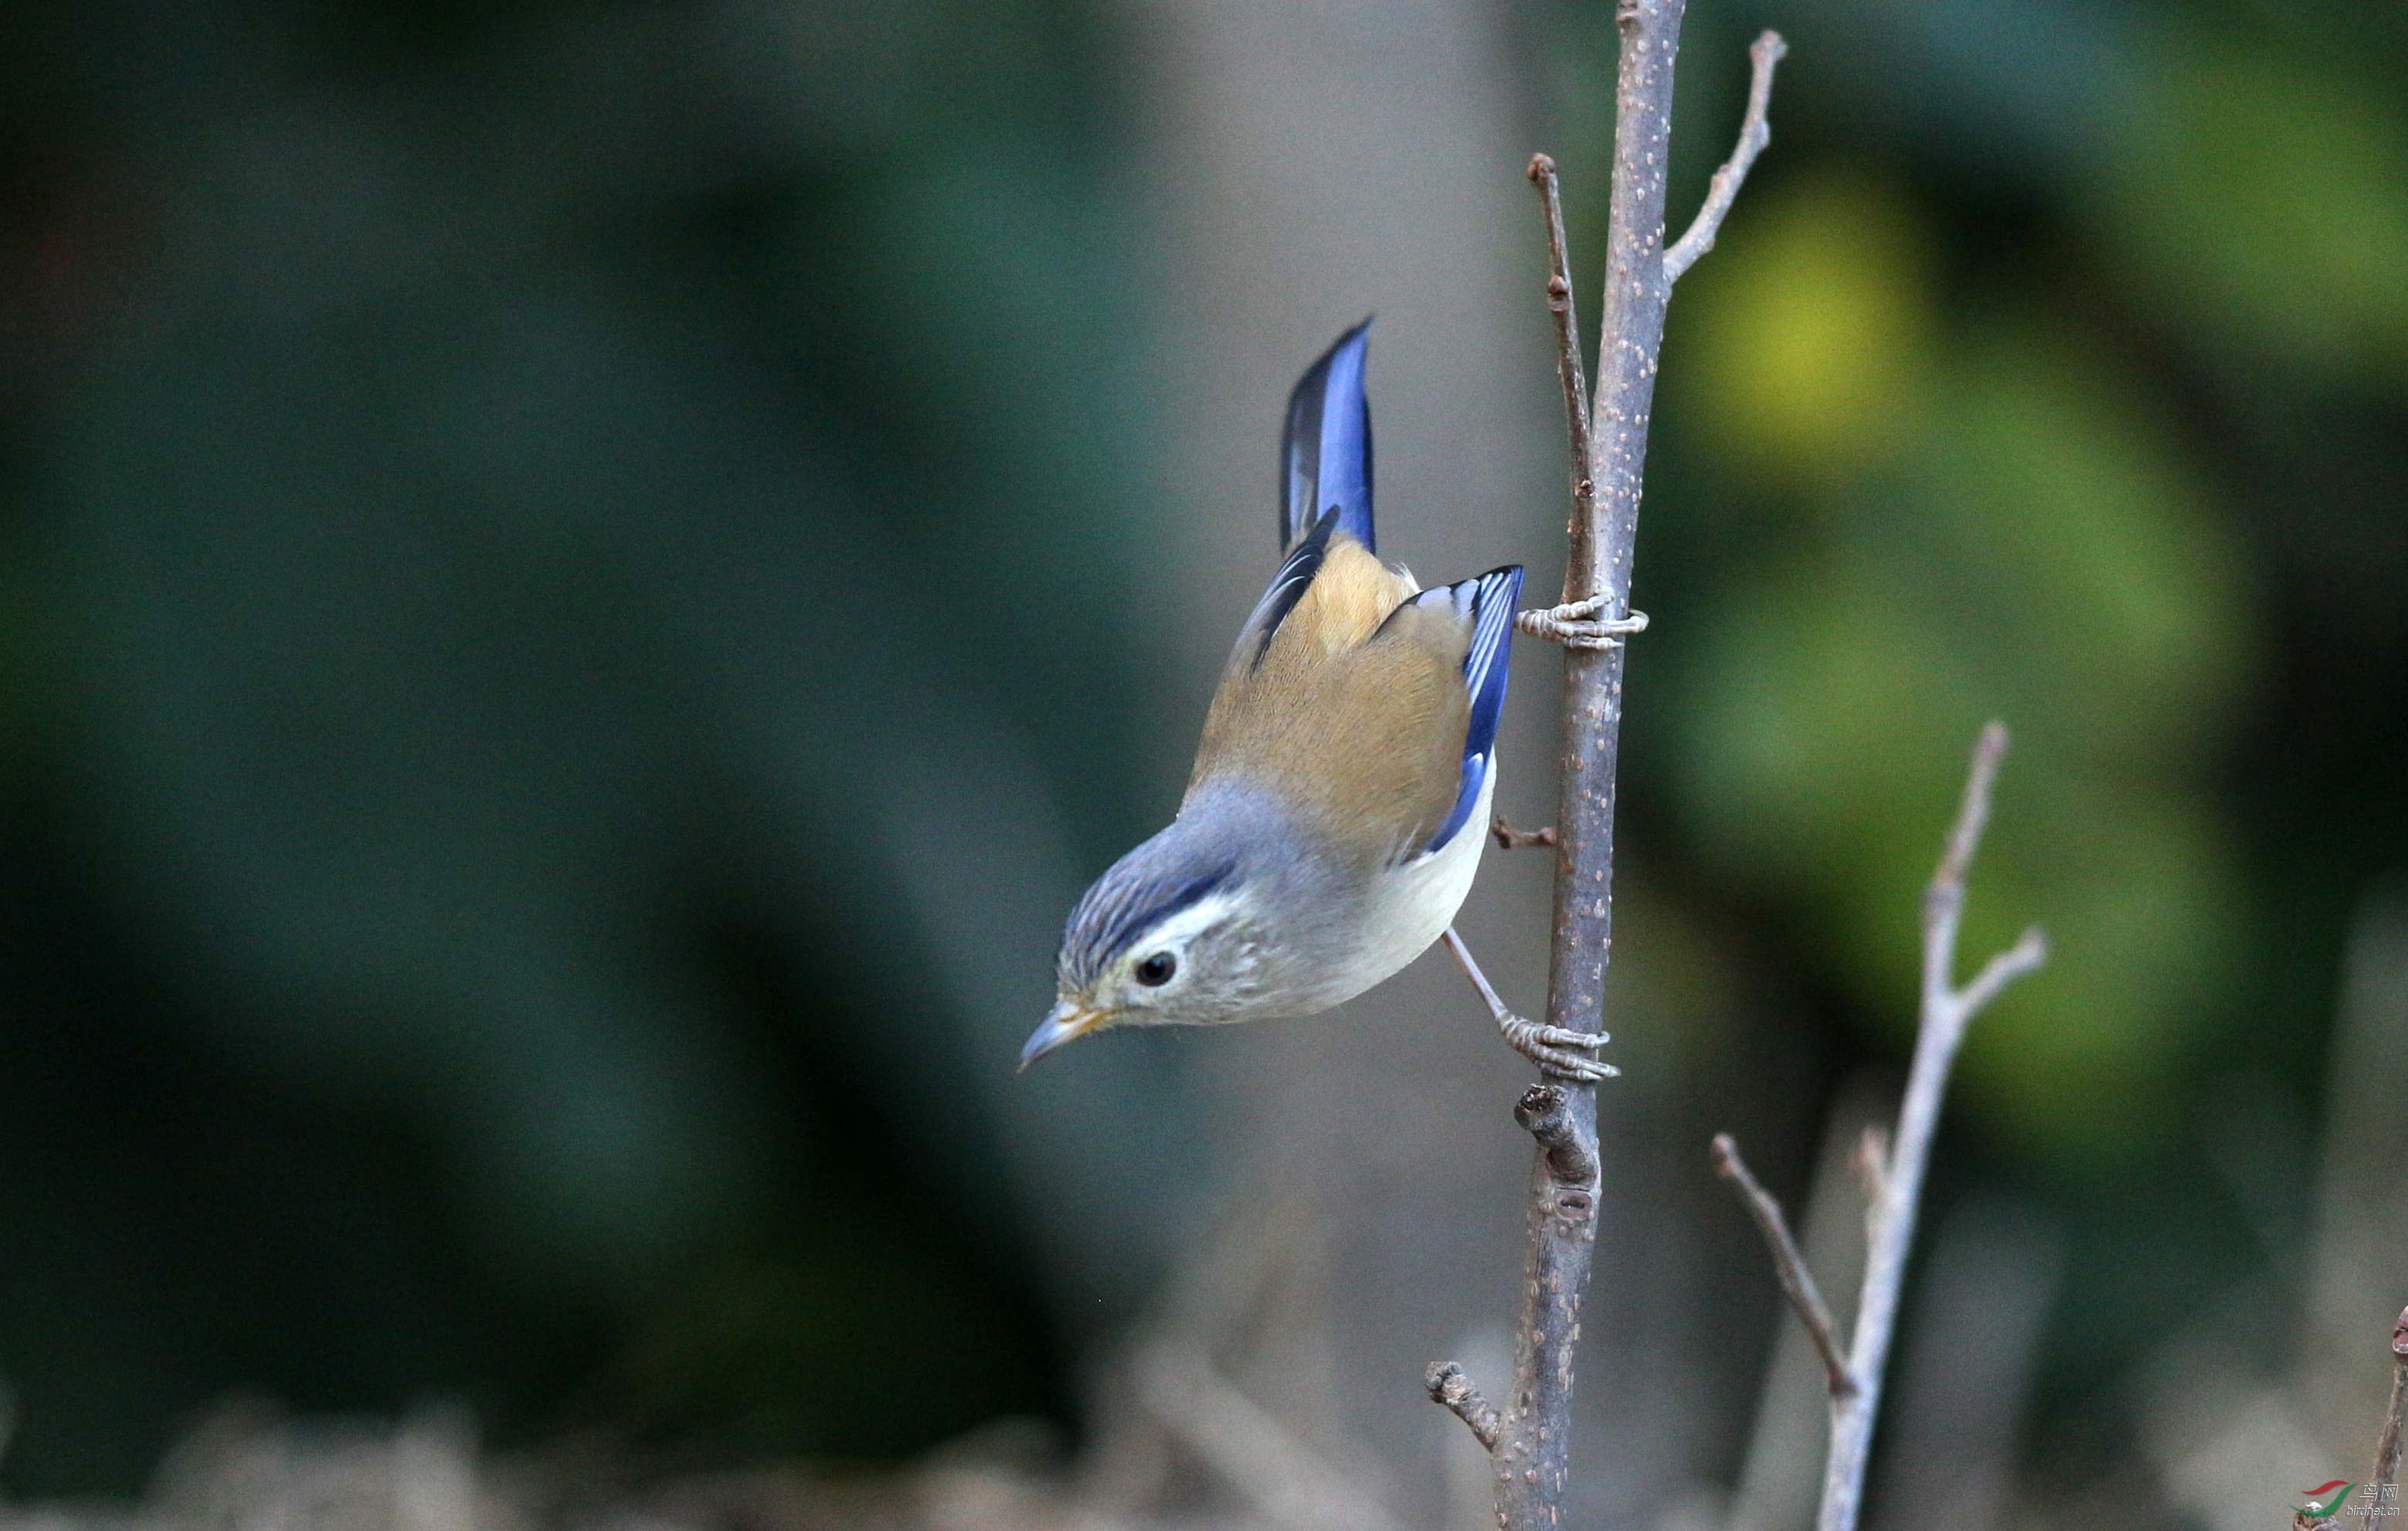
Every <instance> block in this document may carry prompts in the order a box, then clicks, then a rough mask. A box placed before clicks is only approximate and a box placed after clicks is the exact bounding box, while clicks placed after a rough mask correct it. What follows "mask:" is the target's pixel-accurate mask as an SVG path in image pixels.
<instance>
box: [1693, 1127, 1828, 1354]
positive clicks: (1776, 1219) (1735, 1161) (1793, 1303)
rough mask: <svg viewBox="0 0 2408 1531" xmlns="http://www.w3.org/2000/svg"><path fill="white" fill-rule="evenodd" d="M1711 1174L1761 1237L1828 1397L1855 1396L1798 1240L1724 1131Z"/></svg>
mask: <svg viewBox="0 0 2408 1531" xmlns="http://www.w3.org/2000/svg"><path fill="white" fill-rule="evenodd" d="M1713 1161H1714V1173H1715V1174H1717V1175H1720V1176H1721V1177H1722V1178H1723V1179H1724V1180H1728V1181H1729V1182H1730V1184H1731V1188H1732V1189H1733V1190H1734V1191H1736V1192H1738V1193H1739V1199H1740V1200H1741V1202H1742V1204H1744V1205H1745V1206H1746V1208H1747V1210H1748V1215H1749V1216H1750V1217H1752V1218H1754V1219H1755V1220H1756V1231H1757V1232H1759V1233H1761V1234H1763V1235H1764V1243H1765V1248H1766V1249H1767V1250H1768V1251H1769V1252H1770V1253H1771V1255H1772V1273H1773V1275H1774V1276H1775V1277H1777V1278H1779V1280H1780V1281H1781V1291H1782V1295H1785V1296H1786V1297H1787V1298H1788V1299H1789V1306H1790V1308H1791V1309H1792V1310H1793V1311H1795V1312H1796V1313H1797V1315H1798V1322H1799V1323H1800V1324H1804V1325H1805V1326H1806V1338H1808V1339H1811V1340H1813V1342H1814V1353H1815V1354H1816V1355H1818V1356H1820V1357H1822V1360H1823V1382H1824V1385H1825V1386H1826V1387H1828V1388H1829V1389H1830V1392H1831V1396H1833V1397H1834V1398H1846V1397H1852V1396H1854V1395H1855V1394H1856V1378H1855V1376H1854V1375H1853V1374H1851V1373H1850V1372H1849V1370H1848V1361H1847V1357H1846V1356H1844V1355H1842V1353H1841V1352H1840V1340H1839V1336H1838V1334H1837V1332H1836V1330H1835V1328H1834V1326H1833V1324H1832V1323H1831V1309H1829V1308H1828V1307H1827V1306H1825V1304H1824V1302H1823V1294H1822V1291H1821V1289H1819V1288H1818V1287H1816V1286H1815V1284H1814V1275H1813V1272H1812V1271H1810V1270H1808V1269H1807V1268H1806V1256H1805V1254H1804V1253H1803V1252H1800V1251H1799V1248H1798V1240H1797V1239H1796V1238H1794V1237H1792V1236H1791V1234H1790V1232H1789V1220H1788V1218H1786V1217H1785V1216H1783V1215H1782V1211H1781V1203H1780V1202H1779V1201H1777V1200H1775V1199H1774V1197H1773V1195H1772V1193H1771V1192H1770V1191H1767V1190H1766V1189H1765V1188H1764V1187H1763V1186H1762V1185H1761V1184H1759V1183H1757V1181H1756V1177H1755V1176H1754V1175H1752V1174H1750V1173H1749V1172H1748V1167H1747V1161H1746V1160H1744V1159H1742V1158H1741V1157H1740V1154H1739V1144H1738V1142H1737V1141H1735V1140H1734V1139H1733V1138H1732V1137H1731V1135H1730V1134H1728V1133H1727V1132H1718V1133H1716V1134H1714V1142H1713Z"/></svg>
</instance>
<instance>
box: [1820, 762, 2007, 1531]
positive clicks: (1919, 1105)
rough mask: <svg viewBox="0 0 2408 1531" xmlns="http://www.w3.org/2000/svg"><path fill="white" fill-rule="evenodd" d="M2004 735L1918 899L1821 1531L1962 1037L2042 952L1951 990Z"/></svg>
mask: <svg viewBox="0 0 2408 1531" xmlns="http://www.w3.org/2000/svg"><path fill="white" fill-rule="evenodd" d="M2006 750H2007V731H2006V729H2005V727H2004V726H2002V725H2001V724H1999V723H1991V724H1990V725H1989V726H1987V727H1985V728H1984V729H1983V730H1982V737H1981V738H1980V739H1979V740H1978V741H1977V742H1976V743H1975V744H1974V746H1973V762H1972V767H1971V771H1970V772H1969V773H1968V774H1967V777H1966V781H1965V798H1964V803H1963V805H1962V806H1961V807H1960V808H1958V810H1957V823H1956V825H1955V827H1954V828H1953V829H1952V830H1951V831H1950V832H1949V836H1948V843H1947V846H1946V849H1945V850H1944V851H1942V854H1941V858H1940V867H1939V870H1938V871H1937V872H1936V873H1934V874H1933V876H1932V879H1931V886H1930V887H1929V888H1928V890H1926V892H1925V894H1924V896H1923V997H1922V1007H1921V1009H1922V1015H1921V1020H1920V1022H1919V1023H1918V1026H1917V1029H1916V1033H1915V1040H1914V1064H1913V1066H1911V1067H1910V1068H1909V1070H1908V1073H1907V1083H1906V1098H1905V1100H1904V1102H1903V1103H1902V1104H1901V1105H1900V1106H1899V1117H1898V1138H1897V1146H1896V1148H1895V1149H1893V1150H1892V1151H1891V1152H1890V1153H1889V1154H1888V1155H1887V1157H1886V1161H1885V1162H1884V1163H1882V1165H1881V1172H1880V1175H1879V1178H1878V1181H1877V1183H1878V1187H1879V1191H1880V1195H1879V1197H1878V1199H1877V1200H1876V1202H1875V1203H1874V1205H1873V1206H1872V1207H1871V1209H1870V1210H1869V1211H1868V1213H1867V1219H1866V1220H1867V1223H1868V1226H1869V1229H1870V1234H1871V1237H1870V1238H1869V1240H1868V1243H1869V1248H1868V1250H1867V1252H1866V1260H1865V1281H1864V1287H1863V1291H1862V1295H1860V1296H1859V1297H1858V1298H1857V1300H1856V1336H1855V1340H1854V1343H1853V1344H1852V1346H1851V1347H1850V1350H1849V1355H1848V1373H1849V1375H1850V1376H1851V1377H1853V1378H1855V1379H1856V1391H1855V1392H1854V1393H1852V1394H1849V1395H1845V1396H1834V1397H1833V1399H1832V1400H1831V1454H1830V1457H1829V1459H1828V1464H1827V1467H1826V1469H1825V1472H1824V1477H1823V1510H1822V1514H1821V1517H1820V1519H1819V1521H1818V1524H1819V1526H1820V1531H1854V1527H1855V1525H1856V1517H1857V1513H1858V1511H1859V1510H1861V1509H1862V1508H1863V1503H1864V1484H1865V1462H1866V1459H1867V1457H1868V1456H1869V1455H1870V1453H1871V1449H1872V1438H1873V1423H1874V1420H1875V1419H1876V1417H1877V1416H1878V1415H1879V1412H1880V1409H1881V1395H1882V1373H1883V1371H1884V1369H1885V1366H1887V1364H1888V1361H1889V1347H1890V1339H1891V1336H1892V1334H1893V1332H1894V1330H1895V1328H1896V1325H1897V1322H1898V1301H1899V1291H1900V1290H1901V1288H1902V1287H1903V1285H1904V1283H1905V1279H1906V1257H1907V1252H1908V1250H1909V1249H1910V1248H1911V1247H1912V1245H1913V1244H1914V1220H1915V1211H1916V1208H1917V1204H1918V1203H1919V1201H1920V1200H1921V1197H1922V1195H1923V1176H1924V1171H1925V1169H1926V1167H1927V1166H1928V1165H1929V1164H1930V1161H1931V1140H1932V1137H1933V1135H1934V1134H1935V1133H1936V1132H1937V1130H1938V1128H1939V1125H1940V1103H1941V1099H1942V1096H1943V1095H1945V1094H1946V1092H1947V1088H1948V1074H1949V1070H1950V1069H1951V1068H1952V1067H1954V1066H1955V1065H1956V1062H1957V1049H1958V1048H1959V1047H1960V1046H1962V1045H1963V1043H1964V1040H1965V1031H1966V1028H1967V1027H1968V1026H1969V1025H1970V1024H1971V1022H1972V1019H1973V1017H1974V1016H1975V1015H1976V1014H1977V1013H1979V1011H1980V1010H1981V1009H1982V1008H1983V1007H1984V1006H1985V1005H1987V1004H1988V1003H1989V1002H1990V1001H1991V1000H1992V999H1994V998H1996V997H1997V996H1998V994H1999V992H2000V990H2002V989H2004V988H2005V987H2006V986H2007V985H2008V984H2009V983H2012V982H2014V980H2016V979H2018V978H2020V977H2022V976H2023V975H2024V974H2026V973H2028V972H2030V971H2031V970H2032V969H2034V968H2036V967H2038V966H2040V965H2041V964H2042V962H2043V961H2044V960H2046V957H2047V954H2048V947H2047V942H2046V940H2045V939H2044V938H2043V937H2042V935H2041V932H2040V930H2039V929H2038V927H2034V928H2032V929H2030V930H2027V931H2025V932H2024V935H2023V938H2022V939H2021V940H2019V941H2017V942H2016V943H2015V944H2014V946H2013V947H2011V948H2009V949H2008V950H2007V951H2005V952H2000V954H1999V955H1998V956H1995V957H1993V958H1991V959H1990V961H1989V963H1988V964H1987V965H1986V966H1984V967H1983V969H1982V971H1981V972H1980V974H1979V975H1977V976H1976V977H1975V978H1974V980H1972V981H1971V983H1969V984H1967V985H1966V986H1965V987H1964V988H1962V989H1959V988H1957V987H1956V986H1955V983H1954V981H1953V978H1952V975H1953V974H1954V973H1955V971H1956V966H1957V923H1958V921H1959V919H1960V918H1961V916H1962V915H1963V913H1964V909H1965V876H1966V873H1967V871H1968V870H1969V869H1970V868H1971V866H1972V862H1973V852H1974V851H1975V850H1976V849H1977V848H1978V847H1979V846H1980V845H1981V841H1982V829H1983V826H1984V825H1985V823H1988V821H1989V817H1990V789H1991V787H1992V785H1993V784H1994V783H1995V782H1996V781H1997V780H1998V774H1999V761H2000V757H2002V756H2003V755H2004V754H2005V753H2006Z"/></svg>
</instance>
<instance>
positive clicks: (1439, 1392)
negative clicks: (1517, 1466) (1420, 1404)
mask: <svg viewBox="0 0 2408 1531" xmlns="http://www.w3.org/2000/svg"><path fill="white" fill-rule="evenodd" d="M1422 1385H1423V1386H1425V1387H1426V1388H1428V1389H1429V1395H1430V1401H1431V1402H1432V1403H1434V1404H1437V1405H1439V1406H1440V1407H1441V1408H1442V1409H1445V1410H1446V1411H1447V1412H1448V1413H1450V1414H1453V1415H1454V1416H1455V1418H1456V1419H1459V1420H1461V1421H1462V1422H1463V1423H1464V1424H1468V1425H1469V1426H1470V1427H1471V1433H1472V1435H1473V1437H1474V1438H1477V1439H1478V1440H1479V1442H1480V1444H1481V1445H1482V1446H1483V1447H1484V1448H1486V1449H1487V1450H1489V1451H1492V1452H1493V1451H1495V1450H1496V1449H1497V1430H1498V1425H1499V1424H1501V1423H1502V1422H1501V1421H1500V1420H1499V1419H1498V1414H1497V1410H1496V1409H1495V1408H1494V1407H1493V1406H1491V1405H1490V1403H1489V1402H1488V1400H1487V1399H1485V1398H1484V1397H1482V1396H1481V1395H1480V1389H1479V1388H1478V1387H1476V1386H1474V1385H1473V1384H1472V1381H1471V1379H1470V1378H1469V1377H1467V1376H1465V1375H1464V1372H1463V1368H1462V1367H1461V1366H1457V1365H1456V1364H1455V1363H1454V1362H1452V1361H1441V1362H1439V1363H1437V1364H1436V1365H1435V1366H1431V1367H1430V1369H1429V1375H1428V1376H1427V1377H1425V1378H1424V1379H1423V1380H1422Z"/></svg>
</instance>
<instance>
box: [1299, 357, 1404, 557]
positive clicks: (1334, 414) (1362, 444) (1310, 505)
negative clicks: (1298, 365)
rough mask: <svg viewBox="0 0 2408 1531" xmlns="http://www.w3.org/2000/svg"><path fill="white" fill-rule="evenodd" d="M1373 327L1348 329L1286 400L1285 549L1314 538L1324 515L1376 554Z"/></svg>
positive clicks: (1308, 370)
mask: <svg viewBox="0 0 2408 1531" xmlns="http://www.w3.org/2000/svg"><path fill="white" fill-rule="evenodd" d="M1370 329H1371V321H1370V320H1369V319H1368V318H1366V319H1365V320H1364V321H1363V322H1361V323H1360V324H1357V325H1355V327H1354V328H1353V329H1351V330H1348V331H1347V332H1346V333H1345V334H1344V335H1341V336H1339V337H1338V340H1337V343H1336V344H1334V345H1332V346H1331V347H1330V348H1329V349H1328V350H1327V351H1324V352H1322V354H1321V359H1320V360H1319V361H1317V362H1315V363H1313V364H1312V366H1311V367H1309V368H1307V369H1306V370H1305V374H1304V376H1303V377H1302V378H1301V379H1298V380H1297V385H1296V392H1295V393H1290V394H1289V395H1288V400H1287V424H1286V427H1285V429H1283V431H1282V432H1281V433H1280V520H1279V534H1280V548H1281V549H1282V551H1285V550H1286V548H1287V547H1288V546H1289V545H1290V544H1291V543H1294V542H1296V541H1297V539H1298V538H1300V537H1305V536H1307V535H1308V534H1310V533H1311V532H1312V528H1313V526H1314V525H1315V524H1316V523H1317V522H1319V521H1320V520H1321V518H1322V515H1323V513H1324V512H1325V511H1327V510H1331V509H1335V510H1336V511H1337V512H1338V529H1339V530H1340V531H1342V532H1346V533H1349V534H1351V535H1352V536H1353V537H1354V538H1355V541H1357V542H1360V543H1361V544H1363V546H1364V547H1365V548H1367V549H1369V550H1370V551H1374V552H1377V551H1379V546H1378V544H1377V543H1375V542H1374V541H1373V540H1372V537H1371V404H1370V400H1369V398H1367V397H1366V396H1365V395H1364V392H1363V368H1364V362H1365V353H1366V352H1367V351H1369V347H1370V343H1371V336H1370Z"/></svg>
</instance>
